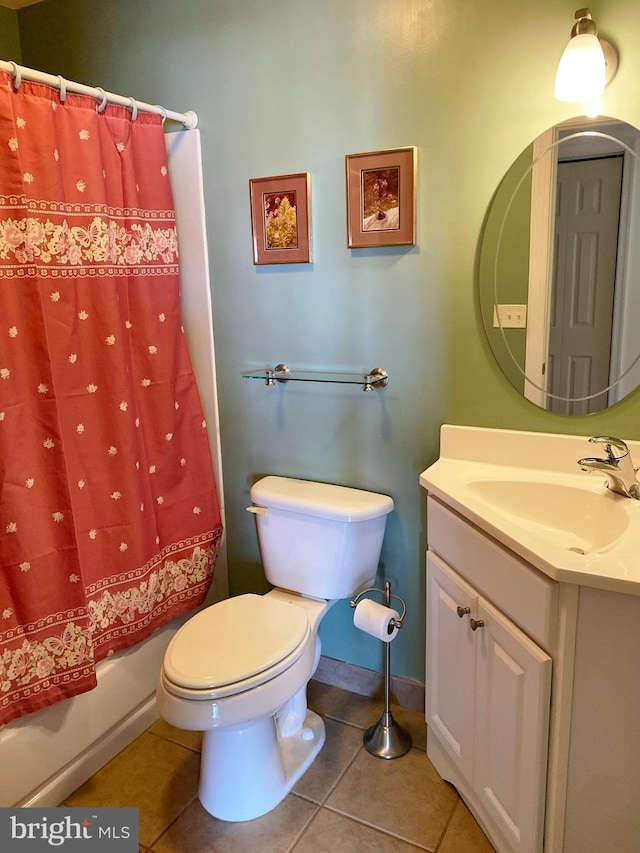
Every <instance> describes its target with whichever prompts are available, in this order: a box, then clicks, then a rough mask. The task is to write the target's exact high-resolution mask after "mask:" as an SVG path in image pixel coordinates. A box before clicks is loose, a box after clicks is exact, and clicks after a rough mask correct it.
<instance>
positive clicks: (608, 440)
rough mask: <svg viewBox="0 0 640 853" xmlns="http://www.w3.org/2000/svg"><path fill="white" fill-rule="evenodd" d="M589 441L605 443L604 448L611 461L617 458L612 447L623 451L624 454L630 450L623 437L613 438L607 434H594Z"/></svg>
mask: <svg viewBox="0 0 640 853" xmlns="http://www.w3.org/2000/svg"><path fill="white" fill-rule="evenodd" d="M589 441H590V442H591V443H592V444H604V449H605V451H606V453H607V456H608V457H609V460H610V461H613V460H614V459H615V458H616V456H615V454H614V452H613V450H612V449H611V448H612V447H615V448H616V449H617V450H620V451H622V455H623V456H626V454H627V453H628V452H629V448H628V447H627V445H626V444H625V442H624V441H623V440H622V439H621V438H613V437H611V436H607V435H594V436H592V437H591V438H590V439H589ZM618 458H619V457H618Z"/></svg>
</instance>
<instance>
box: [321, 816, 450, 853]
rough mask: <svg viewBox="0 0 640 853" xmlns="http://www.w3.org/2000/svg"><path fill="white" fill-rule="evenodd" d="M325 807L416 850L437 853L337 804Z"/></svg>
mask: <svg viewBox="0 0 640 853" xmlns="http://www.w3.org/2000/svg"><path fill="white" fill-rule="evenodd" d="M322 808H323V809H326V810H327V811H328V812H333V813H334V814H339V815H340V816H341V817H344V818H346V819H347V820H350V821H353V822H354V823H358V824H360V825H361V826H368V827H369V829H375V830H376V832H381V833H382V834H383V835H386V836H387V838H395V839H396V840H397V841H402V842H404V843H405V844H410V845H411V846H412V847H415V848H416V850H426V851H427V853H436V849H437V848H434V849H433V850H430V849H429V848H428V847H424V846H423V845H422V844H418V842H417V841H413V840H412V839H411V838H407V837H406V836H404V835H398V834H397V833H395V832H391V831H390V830H388V829H384V827H382V826H378V825H377V824H375V823H370V822H369V821H368V820H364V819H363V818H360V817H355V816H354V815H352V814H349V813H348V812H343V811H341V810H340V809H337V808H335V806H322Z"/></svg>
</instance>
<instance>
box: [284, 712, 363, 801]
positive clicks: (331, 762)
mask: <svg viewBox="0 0 640 853" xmlns="http://www.w3.org/2000/svg"><path fill="white" fill-rule="evenodd" d="M324 722H325V726H326V729H327V739H326V741H325V744H324V746H323V747H322V750H321V751H320V754H319V755H318V757H317V758H316V760H315V761H314V762H313V764H312V765H311V767H310V768H309V769H308V770H307V772H306V773H305V774H304V776H303V777H302V778H301V779H300V780H299V781H298V782H297V784H296V785H295V786H294V788H293V791H294V793H296V794H299V795H300V796H301V797H306V798H307V799H308V800H313V801H314V802H315V803H323V802H324V800H325V799H326V797H327V796H328V794H329V793H330V792H331V791H332V789H333V788H334V787H335V785H336V783H337V781H338V779H339V778H340V776H341V775H342V774H343V773H344V771H345V770H346V768H347V767H348V765H349V763H350V762H351V761H352V760H353V759H354V757H355V756H356V754H357V752H358V750H360V749H361V748H362V732H361V730H360V729H356V728H354V727H353V726H348V725H346V724H345V723H339V722H337V721H336V720H329V719H325V721H324Z"/></svg>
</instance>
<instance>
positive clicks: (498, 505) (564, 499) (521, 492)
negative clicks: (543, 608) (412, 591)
mask: <svg viewBox="0 0 640 853" xmlns="http://www.w3.org/2000/svg"><path fill="white" fill-rule="evenodd" d="M524 473H525V479H519V480H470V481H469V482H468V488H469V491H470V492H471V493H472V494H473V495H474V496H475V497H476V498H477V499H478V500H480V501H484V502H486V503H487V504H489V505H491V506H492V507H493V508H494V509H496V510H497V511H499V512H500V513H502V514H503V515H504V516H505V517H507V516H508V517H510V518H512V519H514V520H515V521H517V522H518V523H519V524H526V525H529V526H531V527H532V528H534V529H535V533H536V535H538V536H541V537H544V538H546V539H548V540H549V542H550V543H551V544H553V545H555V546H557V547H559V548H566V549H568V550H570V551H574V552H575V553H578V554H586V553H590V552H593V551H598V550H601V549H602V548H606V547H608V546H610V545H611V544H613V543H614V542H616V541H618V540H619V539H620V537H621V536H622V534H623V533H624V532H625V531H626V529H627V527H628V526H629V514H628V513H627V512H626V511H625V507H624V503H623V501H624V500H625V498H622V499H621V498H620V497H619V496H618V495H614V494H612V493H611V492H609V490H608V489H604V490H603V489H602V486H601V485H600V484H599V485H600V487H599V488H598V489H597V490H595V491H594V490H593V488H585V487H584V485H587V484H586V483H585V484H584V485H582V484H580V485H578V484H575V485H566V484H565V483H562V482H539V481H538V482H536V481H533V480H531V479H528V478H527V472H524ZM559 480H560V478H559ZM600 483H601V481H600Z"/></svg>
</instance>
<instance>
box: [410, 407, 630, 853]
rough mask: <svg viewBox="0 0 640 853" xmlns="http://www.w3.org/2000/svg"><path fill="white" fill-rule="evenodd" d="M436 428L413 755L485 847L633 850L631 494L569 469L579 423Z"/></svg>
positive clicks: (563, 852) (542, 852)
mask: <svg viewBox="0 0 640 853" xmlns="http://www.w3.org/2000/svg"><path fill="white" fill-rule="evenodd" d="M440 438H441V440H440V457H439V459H438V460H437V461H436V462H435V463H433V465H431V466H430V467H429V468H428V469H427V470H426V471H424V472H423V473H422V474H421V475H420V483H421V485H422V486H423V487H424V488H425V489H426V490H427V492H428V514H427V528H428V535H427V540H428V551H427V577H428V582H427V647H426V651H427V660H426V662H427V672H426V713H427V722H428V727H429V728H428V735H427V752H428V754H429V757H430V758H431V761H432V762H433V764H434V765H435V767H436V769H437V770H438V772H439V773H440V775H441V776H442V777H443V778H444V779H447V780H448V781H450V782H451V783H452V784H453V785H455V786H456V788H457V789H458V790H459V791H460V794H461V795H462V797H463V799H464V800H465V801H466V803H467V805H468V806H469V808H470V809H471V811H472V812H473V813H474V815H475V816H476V818H477V820H478V822H479V823H480V824H481V825H482V827H483V829H484V830H485V832H486V834H487V836H488V837H489V839H490V840H491V842H492V843H493V845H494V846H495V847H496V849H497V850H498V851H499V853H525V851H526V852H527V853H640V501H635V500H631V499H629V498H625V497H623V496H621V495H617V494H613V493H611V492H610V491H609V490H607V489H606V488H605V486H604V484H603V482H602V481H600V480H598V479H595V480H594V479H593V477H587V476H586V475H583V474H581V473H576V468H577V466H576V460H577V459H580V458H581V457H582V456H584V455H585V453H586V452H588V448H589V445H588V444H587V439H586V438H585V437H581V436H567V435H556V434H549V435H546V434H541V433H526V432H517V431H512V430H493V429H483V428H480V427H462V426H454V425H449V424H444V425H443V426H442V429H441V436H440ZM629 446H630V449H631V452H632V453H633V458H634V460H635V461H636V462H637V461H638V460H640V442H636V443H632V444H630V445H629ZM458 608H460V611H459V610H458ZM459 613H461V614H462V615H459ZM472 619H473V620H475V622H474V623H473V624H475V623H477V622H483V623H484V624H483V625H482V626H479V625H477V626H476V630H475V631H473V630H472V623H471V620H472Z"/></svg>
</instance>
